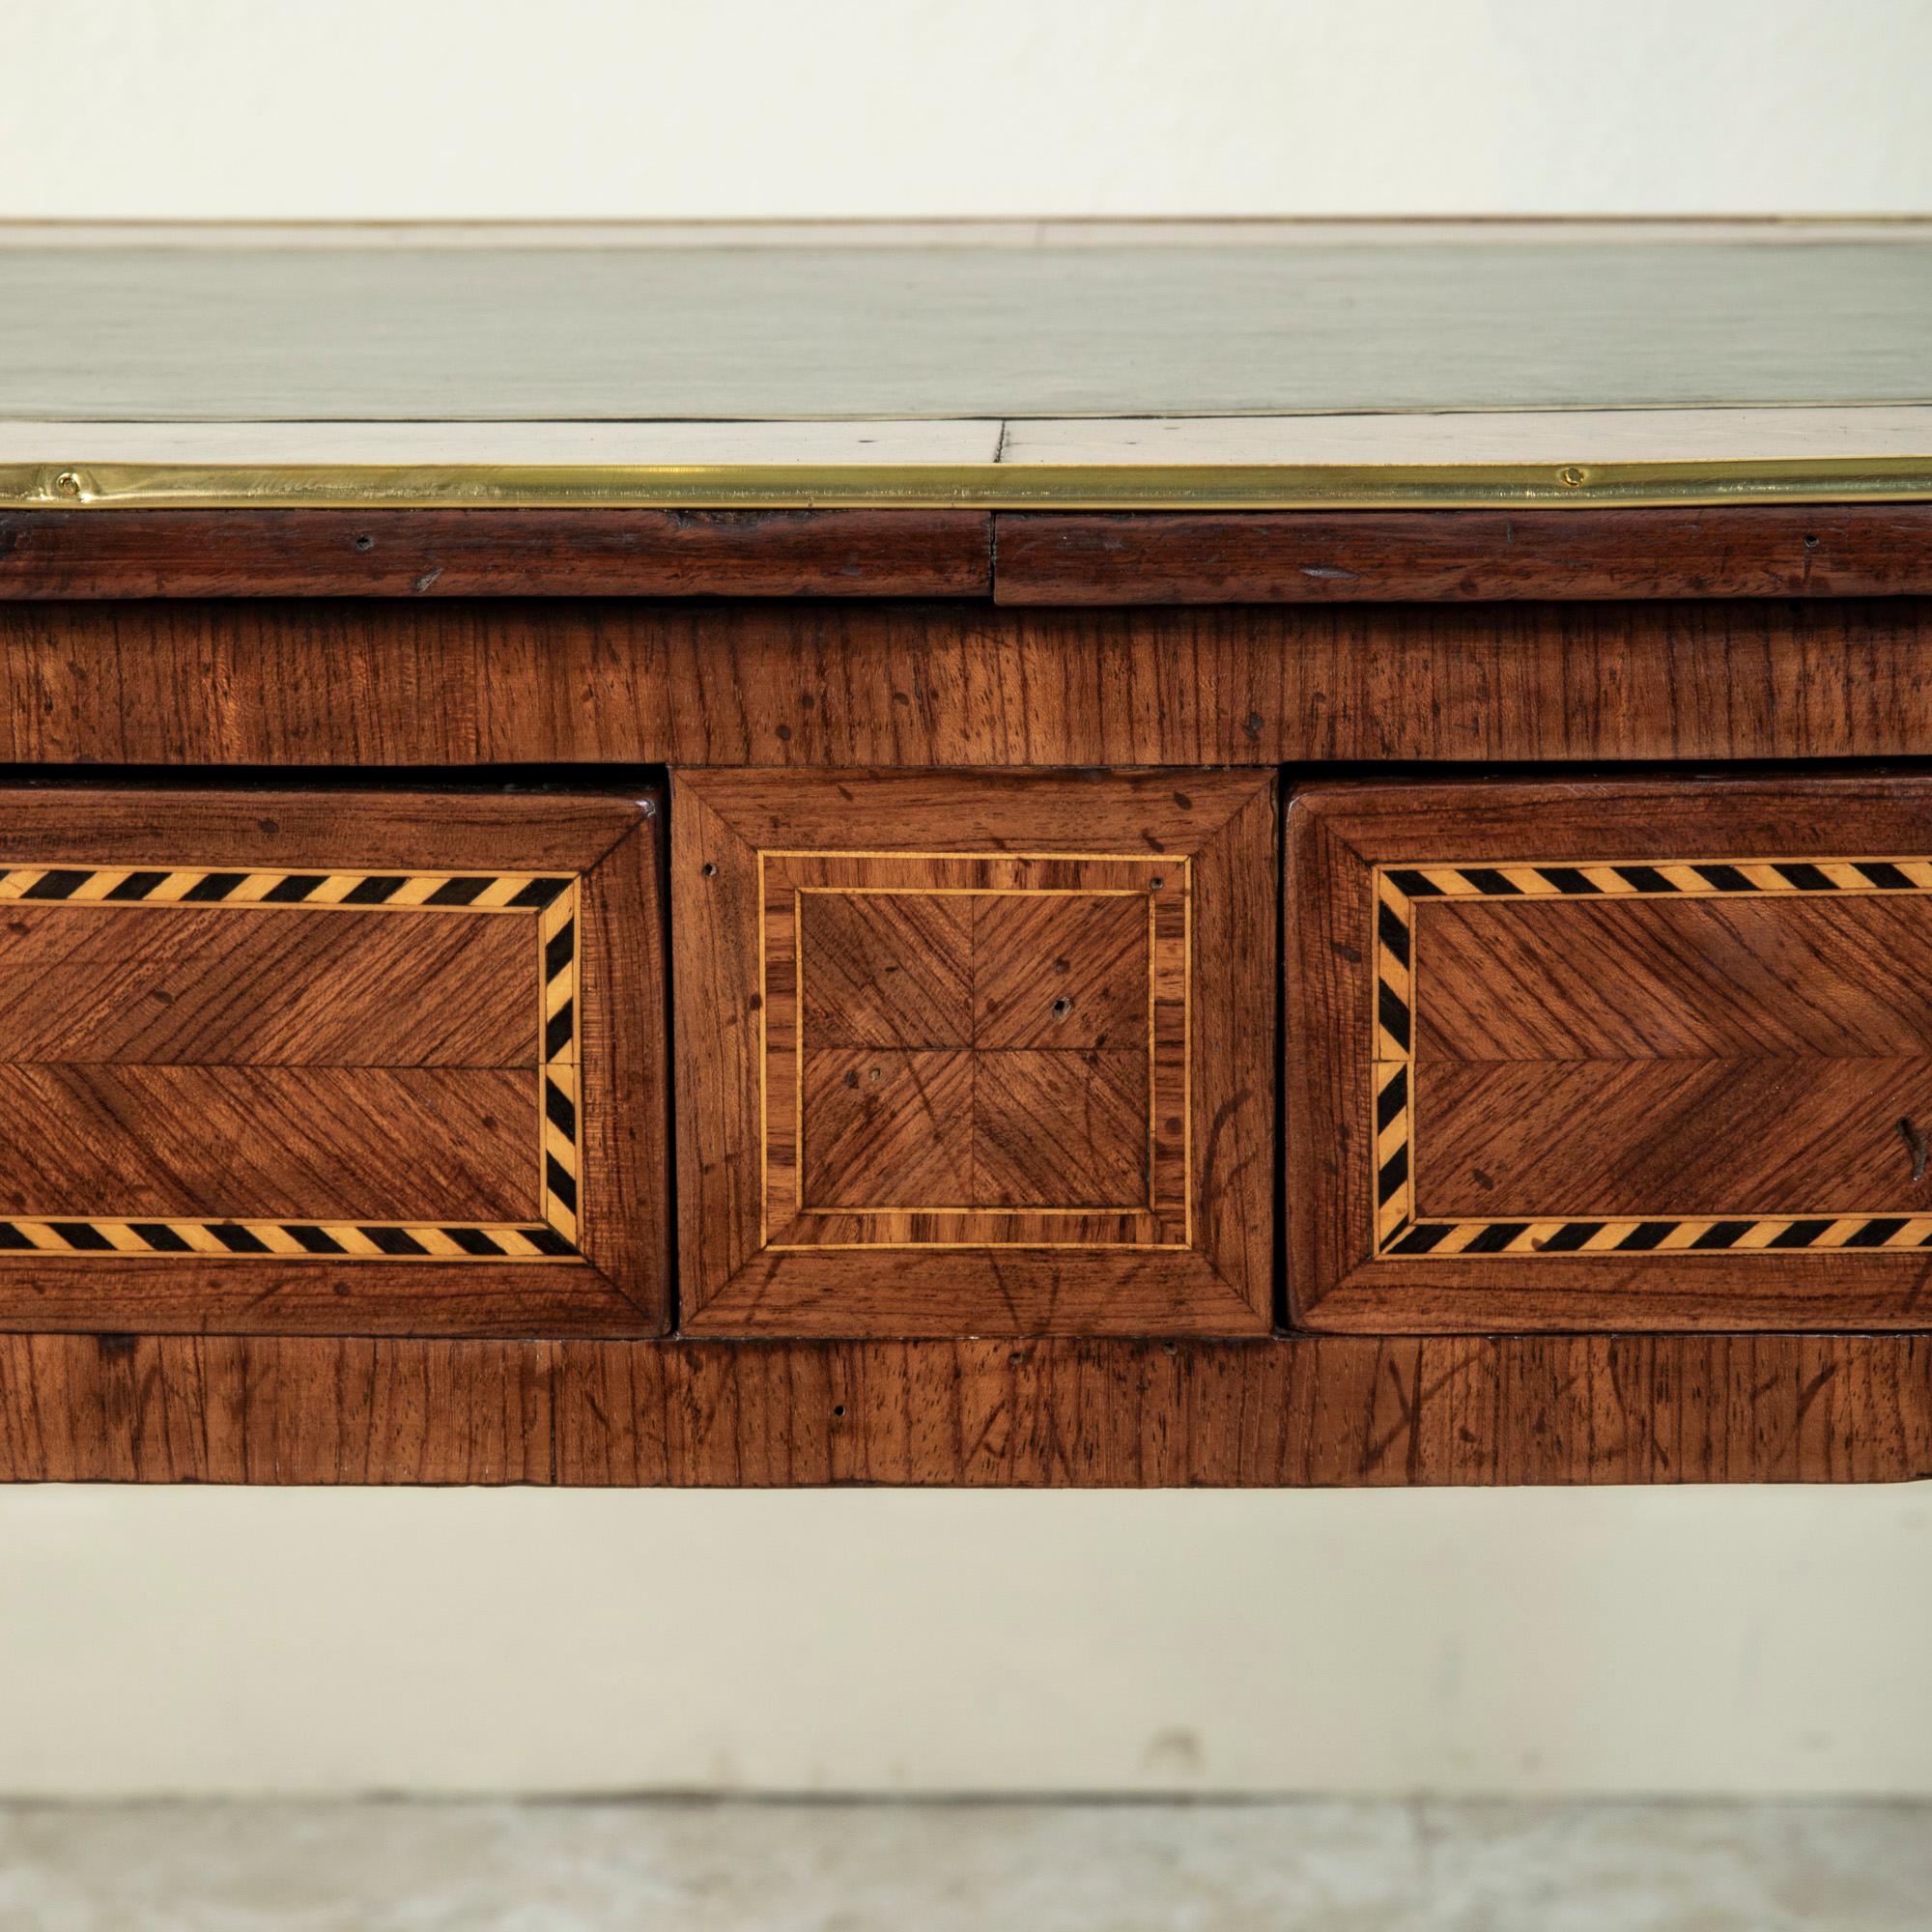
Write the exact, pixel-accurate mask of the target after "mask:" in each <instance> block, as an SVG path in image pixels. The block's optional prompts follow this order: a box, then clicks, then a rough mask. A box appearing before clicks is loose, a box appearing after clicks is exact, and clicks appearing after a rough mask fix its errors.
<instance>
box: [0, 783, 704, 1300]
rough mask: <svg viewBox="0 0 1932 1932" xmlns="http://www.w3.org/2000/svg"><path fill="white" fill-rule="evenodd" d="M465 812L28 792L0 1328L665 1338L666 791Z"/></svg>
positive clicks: (16, 824) (9, 917)
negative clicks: (650, 1002)
mask: <svg viewBox="0 0 1932 1932" xmlns="http://www.w3.org/2000/svg"><path fill="white" fill-rule="evenodd" d="M449 806H450V800H449V798H448V796H447V795H444V796H443V797H442V798H440V799H438V800H436V801H435V802H434V803H431V802H429V801H427V800H425V798H424V797H423V796H422V795H420V794H389V795H385V794H383V793H381V792H376V791H369V792H362V793H358V794H355V795H348V794H344V795H340V796H337V797H329V796H327V795H322V794H318V795H313V796H304V795H301V794H288V793H283V794H266V793H256V794H253V795H248V796H243V795H236V794H224V793H207V794H199V795H197V796H195V797H194V798H193V799H192V800H181V799H175V800H171V801H169V806H168V809H167V810H160V809H158V801H157V798H156V795H155V794H152V793H144V792H142V791H139V790H136V789H132V788H127V789H122V790H119V791H109V792H81V791H69V792H64V793H61V794H59V795H58V796H57V797H56V796H54V795H50V794H47V793H45V792H41V793H27V792H13V793H9V794H7V795H6V796H5V798H4V799H3V800H0V826H4V831H0V1002H4V1009H5V1011H6V1012H7V1014H8V1024H7V1027H6V1030H5V1032H6V1039H5V1050H4V1055H0V1147H4V1149H5V1151H6V1156H5V1160H4V1164H0V1317H4V1318H5V1319H8V1320H13V1321H19V1322H22V1323H24V1324H25V1325H49V1326H110V1325H117V1324H118V1325H122V1326H133V1325H135V1324H136V1323H139V1324H141V1325H154V1326H156V1327H169V1326H192V1327H196V1328H202V1329H213V1330H226V1331H233V1332H248V1331H250V1330H266V1331H269V1332H288V1331H290V1330H296V1331H300V1330H302V1329H304V1328H312V1327H316V1326H324V1327H327V1328H329V1329H338V1330H339V1328H340V1325H341V1324H342V1323H343V1322H344V1321H350V1322H354V1323H355V1324H356V1325H357V1326H358V1327H360V1326H367V1327H368V1328H369V1329H371V1330H372V1331H376V1332H383V1331H394V1330H398V1329H404V1330H409V1329H426V1330H430V1331H433V1332H441V1333H451V1334H462V1333H466V1332H480V1333H490V1332H498V1331H500V1330H501V1329H502V1328H503V1327H504V1326H506V1325H509V1326H514V1327H516V1328H518V1329H523V1328H525V1327H526V1326H528V1324H529V1323H531V1322H532V1321H535V1322H537V1323H539V1324H541V1325H543V1326H550V1325H553V1324H554V1326H555V1327H556V1328H557V1329H558V1331H559V1332H564V1333H577V1332H592V1333H595V1332H612V1333H638V1332H643V1333H650V1332H655V1331H656V1330H657V1328H658V1327H659V1325H660V1319H659V1318H658V1317H657V1316H656V1315H654V1313H653V1311H654V1309H661V1308H662V1306H663V1301H664V1295H665V1286H666V1282H665V1277H666V1272H667V1270H666V1267H665V1265H664V1258H663V1244H664V1232H663V1217H662V1212H661V1209H660V1208H659V1206H658V1198H659V1189H658V1187H657V1186H655V1185H653V1186H651V1187H650V1188H649V1189H648V1190H647V1191H646V1193H645V1195H644V1196H643V1197H641V1198H640V1195H639V1188H638V1186H637V1179H636V1178H635V1176H634V1173H633V1169H634V1166H635V1163H634V1160H633V1157H632V1155H631V1153H630V1152H629V1147H630V1145H631V1143H632V1142H633V1140H634V1139H635V1137H636V1136H637V1135H638V1134H639V1132H640V1131H641V1132H642V1133H643V1134H645V1135H646V1136H648V1135H649V1134H650V1131H651V1130H650V1128H649V1125H648V1123H645V1124H644V1125H643V1126H642V1127H641V1129H640V1127H639V1123H638V1122H632V1121H629V1120H626V1119H622V1118H619V1116H620V1114H621V1112H622V1110H623V1109H624V1108H625V1106H626V1105H627V1103H628V1100H627V1096H635V1095H637V1094H639V1093H640V1092H641V1093H643V1094H648V1093H649V1092H650V1089H651V1088H652V1086H653V1085H655V1084H658V1083H661V1081H662V1073H663V1069H662V1060H661V1056H660V1054H659V1052H658V1050H657V1032H656V1028H655V1027H654V1026H653V1025H652V1024H651V1023H650V1016H649V1015H648V1014H647V1013H642V1012H638V1011H636V1010H635V1000H636V996H637V995H638V994H639V992H642V991H645V990H647V988H648V986H649V985H650V984H651V983H652V981H653V980H655V977H656V976H655V974H654V972H653V970H652V968H653V961H654V958H655V938H654V936H653V935H651V934H650V933H649V932H648V923H647V919H646V916H645V907H646V902H647V898H648V896H649V895H652V894H653V892H654V877H653V873H652V867H651V864H650V860H649V848H650V846H651V843H652V838H653V830H654V826H655V815H656V805H655V802H654V801H646V802H643V803H641V804H640V803H639V802H635V801H627V800H623V799H590V800H583V799H580V800H563V799H554V800H553V799H545V800H541V801H538V800H533V799H532V800H521V799H518V800H512V799H503V798H491V799H487V800H478V799H470V800H467V801H465V802H464V804H463V806H462V808H461V809H460V810H458V811H457V812H455V813H454V814H452V813H451V811H450V810H449ZM63 821H64V823H63ZM640 861H641V863H640ZM620 1002H621V1004H620Z"/></svg>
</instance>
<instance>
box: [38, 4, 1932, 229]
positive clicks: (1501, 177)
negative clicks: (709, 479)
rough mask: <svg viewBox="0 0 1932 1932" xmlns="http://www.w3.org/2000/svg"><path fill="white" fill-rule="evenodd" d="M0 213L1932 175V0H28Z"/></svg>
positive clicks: (1690, 203)
mask: <svg viewBox="0 0 1932 1932" xmlns="http://www.w3.org/2000/svg"><path fill="white" fill-rule="evenodd" d="M0 20H4V22H5V32H4V34H0V134H4V141H5V154H6V156H7V165H6V169H5V173H4V178H0V213H8V214H14V215H166V216H222V215H249V216H358V217H381V216H400V215H434V216H446V217H458V216H489V215H497V216H516V215H530V216H548V215H560V214H573V215H599V216H621V215H660V216H682V215H703V216H711V215H762V214H785V215H820V214H980V213H1020V214H1027V213H1068V214H1074V213H1117V214H1136V213H1302V212H1305V213H1347V212H1366V213H1390V212H1393V213H1410V212H1431V213H1433V212H1462V213H1495V212H1501V213H1510V212H1519V211H1527V212H1542V211H1556V212H1565V213H1568V212H1577V211H1591V210H1612V211H1646V212H1692V213H1696V212H1703V211H1711V210H1718V211H1723V212H1732V213H1735V212H1746V211H1758V212H1770V213H1776V212H1779V211H1828V212H1872V211H1888V210H1889V211H1897V210H1918V209H1922V208H1925V207H1927V206H1928V205H1932V140H1928V137H1927V131H1926V124H1927V121H1928V116H1927V113H1926V107H1925V96H1924V76H1925V74H1926V73H1927V71H1932V7H1928V6H1926V5H1925V4H1924V0H1835V4H1833V5H1825V6H1821V5H1819V4H1817V0H729V4H725V0H711V4H706V0H543V4H541V5H530V4H528V0H86V4H84V5H78V4H75V5H65V6H63V5H49V4H47V0H0Z"/></svg>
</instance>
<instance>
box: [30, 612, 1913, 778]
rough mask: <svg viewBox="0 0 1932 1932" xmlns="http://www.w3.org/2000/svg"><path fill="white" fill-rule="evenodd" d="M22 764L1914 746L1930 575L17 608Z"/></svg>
mask: <svg viewBox="0 0 1932 1932" xmlns="http://www.w3.org/2000/svg"><path fill="white" fill-rule="evenodd" d="M0 669H4V673H5V675H4V678H0V759H4V760H8V761H12V762H14V763H18V764H32V765H39V764H72V763H74V762H77V761H86V762H90V763H97V764H129V765H164V766H169V767H179V766H206V765H249V764H260V765H272V766H278V767H286V766H291V765H317V766H321V765H341V766H369V765H404V766H465V765H475V764H490V763H510V762H518V761H528V762H531V763H537V764H543V763H556V764H576V763H629V762H640V763H646V762H655V761H663V762H668V763H672V764H688V765H733V766H735V765H769V766H783V767H795V768H797V767H808V766H839V767H848V766H927V767H931V766H942V767H943V766H959V765H969V766H970V765H999V766H1014V765H1078V766H1089V765H1221V764H1237V765H1262V766H1265V765H1273V764H1277V763H1281V762H1284V761H1290V762H1300V763H1307V762H1326V761H1339V760H1350V761H1353V760H1376V761H1378V762H1381V761H1387V760H1397V759H1408V760H1425V759H1426V760H1443V761H1454V762H1458V763H1463V762H1493V761H1497V760H1505V759H1523V760H1537V761H1541V760H1582V759H1605V760H1625V759H1677V760H1684V759H1717V758H1847V757H1886V756H1916V755H1918V754H1920V753H1923V751H1924V749H1925V747H1926V745H1927V744H1928V743H1932V602H1928V601H1927V600H1924V599H1917V598H1883V599H1870V600H1851V601H1845V602H1833V601H1829V600H1821V601H1818V602H1796V603H1794V602H1791V601H1779V602H1763V601H1747V602H1738V603H1727V602H1702V603H1668V604H1657V605H1647V606H1644V607H1642V608H1633V607H1631V606H1628V605H1622V604H1602V603H1598V604H1571V605H1560V606H1559V605H1551V604H1524V605H1489V606H1460V605H1448V606H1437V607H1420V606H1387V607H1378V606H1367V605H1357V606H1344V607H1337V608H1335V609H1332V610H1293V609H1281V610H1267V609H1261V608H1252V607H1251V608H1248V609H1241V608H1238V607H1218V608H1197V609H1185V610H1173V611H998V610H989V609H987V608H986V607H984V606H982V605H981V606H974V605H966V604H932V603H917V602H908V603H895V602H893V601H891V600H878V601H874V602H871V603H844V602H836V601H835V602H828V603H824V604H819V605H813V606H804V605H790V604H785V603H782V602H767V603H753V602H745V603H725V602H721V603H717V604H697V603H660V604H653V603H649V602H644V601H641V600H640V601H637V602H629V603H617V602H611V601H609V600H599V599H585V600H582V601H581V602H575V603H564V604H547V605H539V604H535V603H532V602H529V601H518V602H502V603H492V602H488V601H481V600H478V601H469V600H454V601H450V602H441V601H438V600H433V599H424V600H422V601H420V602H416V603H411V604H399V603H388V602H383V601H376V602H371V603H366V604H364V603H357V604H353V605H352V604H327V603H320V604H318V603H306V604H305V603H300V602H293V603H285V602H280V601H277V600H273V599H268V600H263V601H259V602H257V601H246V600H241V601H234V602H229V603H198V602H183V603H126V604H123V603H95V604H65V605H54V604H11V605H0Z"/></svg>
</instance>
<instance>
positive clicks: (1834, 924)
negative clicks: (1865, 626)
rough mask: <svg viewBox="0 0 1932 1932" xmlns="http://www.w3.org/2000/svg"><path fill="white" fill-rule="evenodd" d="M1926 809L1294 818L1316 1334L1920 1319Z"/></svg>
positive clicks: (1805, 806)
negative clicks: (1413, 1325) (1416, 1326)
mask: <svg viewBox="0 0 1932 1932" xmlns="http://www.w3.org/2000/svg"><path fill="white" fill-rule="evenodd" d="M1928 806H1932V786H1928V785H1927V784H1926V783H1925V781H1919V780H1915V779H1899V780H1889V781H1825V780H1786V781H1770V782H1750V783H1723V782H1701V783H1700V782H1693V781H1684V782H1681V783H1679V784H1675V785H1669V784H1664V785H1628V784H1620V785H1597V784H1586V785H1577V786H1569V787H1563V788H1556V787H1538V786H1523V785H1510V786H1482V785H1470V786H1463V787H1454V788H1451V787H1437V786H1429V787H1415V788H1413V789H1411V790H1402V789H1398V788H1387V789H1383V788H1375V787H1365V788H1361V789H1357V790H1336V791H1329V792H1320V793H1311V794H1307V795H1304V796H1303V797H1301V798H1299V799H1297V800H1296V801H1295V804H1294V807H1293V810H1292V813H1291V820H1292V823H1293V827H1294V834H1293V840H1292V847H1293V860H1292V871H1291V882H1290V896H1291V903H1292V917H1293V918H1294V919H1295V920H1296V921H1297V922H1298V930H1299V945H1298V947H1297V951H1296V956H1295V960H1294V966H1293V970H1292V973H1291V1007H1292V1011H1293V1019H1294V1027H1295V1032H1294V1033H1293V1034H1292V1038H1291V1068H1292V1069H1293V1082H1292V1091H1293V1095H1294V1098H1293V1102H1292V1105H1293V1122H1294V1127H1295V1143H1294V1149H1293V1154H1294V1157H1293V1159H1292V1161H1291V1213H1292V1217H1293V1225H1294V1226H1295V1229H1296V1234H1295V1237H1294V1241H1293V1254H1294V1270H1293V1272H1294V1282H1293V1287H1294V1292H1295V1296H1296V1301H1297V1305H1298V1306H1299V1307H1300V1308H1301V1309H1302V1310H1303V1312H1304V1313H1306V1314H1307V1315H1308V1316H1309V1317H1310V1319H1311V1320H1313V1321H1314V1322H1315V1323H1316V1324H1317V1325H1331V1324H1332V1325H1357V1324H1359V1323H1363V1322H1369V1323H1373V1322H1378V1321H1383V1320H1390V1319H1406V1320H1413V1321H1421V1322H1423V1323H1425V1324H1431V1323H1435V1322H1445V1323H1449V1324H1453V1325H1461V1324H1463V1323H1464V1322H1491V1321H1494V1322H1501V1323H1509V1324H1516V1323H1521V1322H1534V1321H1557V1322H1564V1321H1605V1322H1608V1321H1615V1322H1619V1323H1642V1324H1662V1323H1664V1322H1698V1323H1701V1322H1707V1321H1708V1322H1713V1323H1715V1322H1719V1321H1724V1322H1730V1323H1772V1322H1788V1323H1793V1324H1807V1325H1832V1324H1833V1323H1838V1322H1843V1323H1851V1322H1859V1323H1876V1322H1885V1323H1889V1324H1895V1325H1904V1326H1919V1325H1926V1323H1927V1321H1929V1320H1932V1296H1928V1295H1927V1294H1926V1293H1925V1285H1926V1284H1932V1174H1929V1173H1928V1166H1932V1162H1928V1153H1927V1150H1928V1146H1932V837H1928V835H1927V832H1926V830H1925V827H1926V826H1927V825H1928V824H1932V817H1928V814H1927V807H1928ZM1297 1047H1298V1048H1299V1052H1298V1053H1297V1052H1296V1048H1297Z"/></svg>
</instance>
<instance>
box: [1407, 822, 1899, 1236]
mask: <svg viewBox="0 0 1932 1932" xmlns="http://www.w3.org/2000/svg"><path fill="white" fill-rule="evenodd" d="M1374 892H1375V906H1374V919H1375V941H1374V957H1375V962H1376V972H1375V1062H1374V1066H1373V1069H1372V1076H1371V1086H1370V1094H1371V1104H1372V1110H1373V1118H1374V1122H1375V1125H1374V1149H1375V1153H1374V1184H1373V1189H1372V1196H1373V1203H1374V1215H1375V1249H1376V1253H1377V1255H1378V1257H1379V1258H1382V1259H1385V1260H1398V1259H1404V1258H1408V1259H1419V1258H1423V1257H1428V1258H1430V1259H1433V1260H1438V1261H1440V1260H1448V1259H1451V1258H1460V1257H1463V1256H1470V1257H1487V1256H1495V1255H1519V1256H1520V1255H1577V1256H1592V1255H1622V1256H1631V1255H1639V1254H1682V1255H1712V1254H1729V1253H1740V1252H1748V1253H1753V1254H1802V1253H1806V1252H1813V1253H1815V1252H1819V1251H1829V1250H1850V1251H1853V1252H1876V1251H1882V1250H1889V1251H1896V1250H1899V1249H1907V1248H1922V1247H1928V1246H1932V1215H1926V1214H1851V1215H1845V1214H1781V1215H1735V1214H1734V1215H1723V1214H1707V1215H1679V1216H1674V1217H1670V1218H1666V1219H1660V1218H1656V1217H1650V1218H1644V1217H1639V1216H1634V1215H1631V1216H1620V1217H1609V1216H1604V1215H1595V1216H1591V1215H1580V1214H1579V1215H1563V1216H1554V1217H1551V1216H1545V1217H1542V1218H1540V1219H1516V1220H1503V1219H1490V1220H1477V1219H1461V1218H1458V1219H1441V1218H1432V1217H1428V1216H1422V1217H1418V1216H1417V1214H1416V1212H1415V1112H1414V1085H1415V1067H1414V1062H1415V989H1414V975H1415V968H1416V956H1415V908H1416V906H1417V905H1418V904H1420V903H1427V902H1429V901H1432V900H1443V899H1487V900H1513V899H1514V900H1523V901H1529V900H1536V899H1581V898H1602V899H1615V898H1726V897H1735V896H1739V895H1753V896H1771V895H1786V896H1790V895H1818V894H1833V893H1835V894H1863V895H1884V894H1899V893H1919V894H1932V860H1928V859H1897V858H1887V859H1696V860H1675V859H1673V860H1652V861H1633V860H1616V861H1610V862H1604V863H1592V864H1587V865H1577V864H1568V865H1548V864H1537V865H1484V866H1477V865H1467V864H1458V865H1435V864H1433V863H1432V864H1416V865H1407V866H1378V867H1376V869H1375V880H1374Z"/></svg>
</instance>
